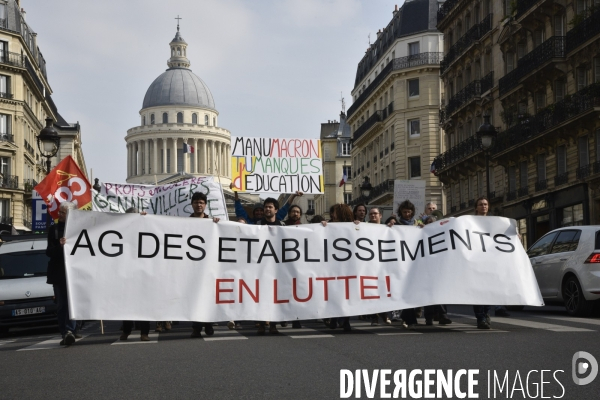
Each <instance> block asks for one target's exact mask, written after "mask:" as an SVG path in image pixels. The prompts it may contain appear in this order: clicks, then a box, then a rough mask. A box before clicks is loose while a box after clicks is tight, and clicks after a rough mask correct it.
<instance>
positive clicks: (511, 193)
mask: <svg viewBox="0 0 600 400" xmlns="http://www.w3.org/2000/svg"><path fill="white" fill-rule="evenodd" d="M516 198H517V191H516V190H511V191H509V192H508V193H506V201H511V200H516Z"/></svg>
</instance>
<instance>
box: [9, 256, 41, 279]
mask: <svg viewBox="0 0 600 400" xmlns="http://www.w3.org/2000/svg"><path fill="white" fill-rule="evenodd" d="M47 269H48V256H46V252H45V251H23V252H19V253H5V254H0V279H15V278H30V277H32V276H46V270H47Z"/></svg>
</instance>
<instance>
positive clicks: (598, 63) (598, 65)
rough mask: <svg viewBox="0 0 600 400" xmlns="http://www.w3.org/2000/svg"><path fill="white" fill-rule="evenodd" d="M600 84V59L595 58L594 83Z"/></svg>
mask: <svg viewBox="0 0 600 400" xmlns="http://www.w3.org/2000/svg"><path fill="white" fill-rule="evenodd" d="M598 82H600V57H595V58H594V83H598Z"/></svg>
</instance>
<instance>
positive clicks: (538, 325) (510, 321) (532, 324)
mask: <svg viewBox="0 0 600 400" xmlns="http://www.w3.org/2000/svg"><path fill="white" fill-rule="evenodd" d="M452 315H455V316H457V317H463V318H469V319H476V318H475V317H473V316H471V315H464V314H452ZM494 322H498V323H501V324H507V325H515V326H520V327H524V328H531V329H542V330H546V331H552V332H596V331H594V330H592V329H585V328H575V327H571V326H564V325H554V324H547V323H544V322H536V321H530V320H524V319H516V318H502V317H495V318H494V319H493V320H492V323H494Z"/></svg>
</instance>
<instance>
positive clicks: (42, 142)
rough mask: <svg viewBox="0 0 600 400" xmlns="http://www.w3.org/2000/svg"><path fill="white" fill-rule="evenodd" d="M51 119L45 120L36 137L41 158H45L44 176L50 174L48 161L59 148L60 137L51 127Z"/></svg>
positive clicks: (49, 162)
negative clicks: (44, 124)
mask: <svg viewBox="0 0 600 400" xmlns="http://www.w3.org/2000/svg"><path fill="white" fill-rule="evenodd" d="M53 122H54V121H53V119H52V118H50V117H48V118H46V126H45V127H44V129H42V130H41V131H40V134H39V135H38V136H37V145H38V149H39V150H40V153H42V157H46V174H49V173H50V166H51V164H52V163H51V161H50V159H51V158H52V157H54V156H55V155H56V153H58V148H59V147H60V137H59V136H58V133H57V132H56V129H54V127H53V126H52V123H53Z"/></svg>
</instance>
